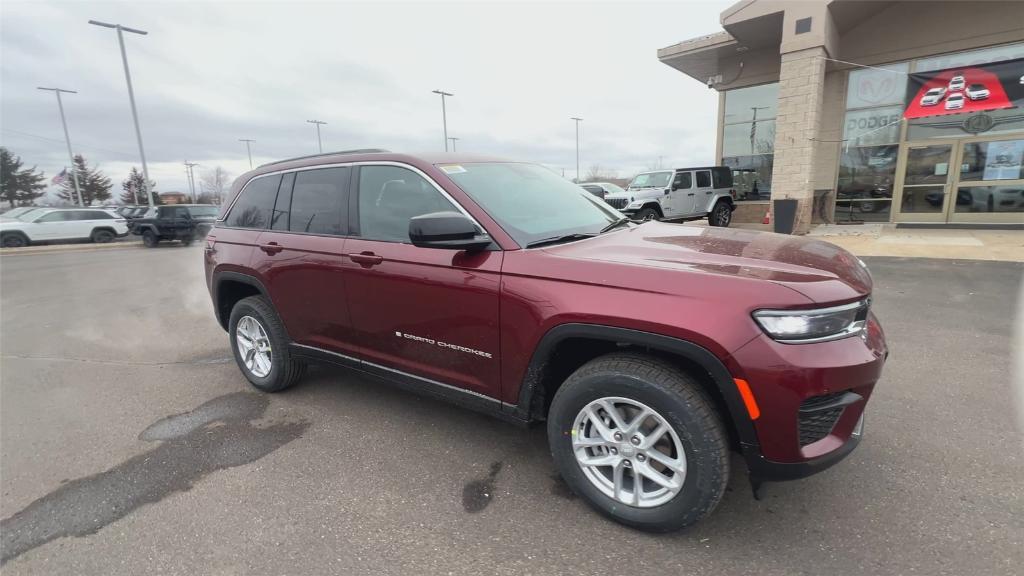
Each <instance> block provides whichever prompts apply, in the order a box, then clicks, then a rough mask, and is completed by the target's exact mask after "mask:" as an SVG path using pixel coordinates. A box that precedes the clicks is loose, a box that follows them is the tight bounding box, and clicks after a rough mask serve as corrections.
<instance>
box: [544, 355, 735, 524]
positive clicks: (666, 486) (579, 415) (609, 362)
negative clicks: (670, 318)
mask: <svg viewBox="0 0 1024 576" xmlns="http://www.w3.org/2000/svg"><path fill="white" fill-rule="evenodd" d="M548 442H549V443H550V446H551V453H552V455H553V457H554V459H555V463H556V465H557V466H558V468H559V470H560V472H561V474H562V477H563V478H564V479H565V481H566V483H567V484H568V485H569V487H570V488H572V490H573V491H574V492H575V493H576V494H578V495H580V496H581V497H582V498H583V499H584V500H586V501H587V502H588V503H589V504H590V505H591V506H593V507H594V508H595V509H597V510H598V511H599V512H601V513H602V514H604V515H605V516H608V517H610V518H612V519H613V520H615V521H617V522H621V523H623V524H626V525H628V526H632V527H634V528H638V529H641V530H647V531H652V532H668V531H671V530H677V529H680V528H683V527H686V526H690V525H692V524H694V523H696V522H697V521H699V520H700V519H702V518H704V517H705V516H707V515H708V514H710V513H711V511H712V510H714V508H715V506H716V505H717V504H718V502H719V500H720V499H721V498H722V494H723V493H724V491H725V487H726V484H727V483H728V479H729V449H728V442H727V435H726V431H725V428H724V426H723V424H722V421H721V419H720V418H719V417H718V415H717V413H716V411H715V408H714V404H713V403H712V401H711V400H710V398H709V397H708V395H707V393H706V392H705V391H704V390H703V388H702V387H701V385H700V383H699V382H698V381H697V380H695V379H694V378H693V377H691V376H690V375H689V374H688V373H686V372H684V371H682V370H680V369H679V368H677V367H675V366H673V365H672V364H670V363H668V362H665V361H662V360H660V359H657V358H652V357H647V356H643V355H639V354H632V353H615V354H609V355H607V356H602V357H599V358H597V359H595V360H592V361H590V362H588V363H587V364H585V365H583V366H582V367H581V368H579V369H578V370H577V371H576V372H575V373H573V374H572V376H570V377H569V378H568V379H567V380H566V381H565V383H564V384H563V385H562V386H561V387H560V388H559V389H558V392H557V393H556V394H555V397H554V399H553V400H552V403H551V409H550V411H549V413H548Z"/></svg>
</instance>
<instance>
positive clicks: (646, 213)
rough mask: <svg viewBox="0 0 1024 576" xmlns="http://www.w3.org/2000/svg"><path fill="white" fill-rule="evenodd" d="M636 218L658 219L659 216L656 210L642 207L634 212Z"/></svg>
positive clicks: (644, 219) (643, 219) (645, 219)
mask: <svg viewBox="0 0 1024 576" xmlns="http://www.w3.org/2000/svg"><path fill="white" fill-rule="evenodd" d="M636 219H637V220H640V221H641V222H643V221H647V220H660V219H661V217H660V216H658V211H657V210H655V209H654V208H644V209H643V210H641V211H639V212H637V213H636Z"/></svg>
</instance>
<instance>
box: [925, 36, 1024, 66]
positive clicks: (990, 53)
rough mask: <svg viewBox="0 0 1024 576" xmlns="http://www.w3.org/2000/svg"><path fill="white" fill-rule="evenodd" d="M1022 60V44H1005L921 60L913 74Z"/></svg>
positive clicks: (1023, 55)
mask: <svg viewBox="0 0 1024 576" xmlns="http://www.w3.org/2000/svg"><path fill="white" fill-rule="evenodd" d="M1017 58H1024V43H1022V44H1007V45H1005V46H994V47H992V48H982V49H981V50H971V51H969V52H959V53H956V54H943V55H941V56H934V57H932V58H922V59H920V60H918V61H916V62H915V63H914V71H915V72H930V71H932V70H945V69H947V68H958V67H967V66H977V65H979V64H991V63H992V62H1001V61H1003V60H1016V59H1017Z"/></svg>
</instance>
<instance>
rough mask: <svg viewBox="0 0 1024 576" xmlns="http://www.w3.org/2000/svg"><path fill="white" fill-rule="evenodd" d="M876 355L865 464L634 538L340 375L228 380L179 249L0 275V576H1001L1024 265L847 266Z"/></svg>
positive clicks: (510, 463)
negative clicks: (865, 276)
mask: <svg viewBox="0 0 1024 576" xmlns="http://www.w3.org/2000/svg"><path fill="white" fill-rule="evenodd" d="M866 260H867V261H868V264H869V266H870V267H871V270H872V272H873V273H874V275H875V279H876V294H875V307H876V311H877V313H878V314H879V316H880V317H881V319H882V321H883V324H884V326H885V329H886V332H887V334H888V337H889V340H890V344H891V348H892V357H891V359H890V362H889V365H888V366H887V367H886V373H885V376H884V379H883V381H882V382H881V384H880V386H879V388H878V389H877V390H876V393H875V395H874V396H873V398H872V402H871V404H870V405H869V408H868V414H867V422H866V435H865V440H864V442H863V443H862V445H861V446H860V447H859V448H858V449H857V450H856V451H855V452H854V453H853V454H852V455H851V456H850V457H849V458H848V459H847V460H846V461H844V462H843V463H841V464H840V465H838V466H837V467H835V468H833V469H831V470H829V471H826V472H825V473H822V474H820V475H818V476H815V477H813V478H809V479H806V480H802V481H797V482H790V483H780V484H771V485H768V486H767V487H766V489H765V497H764V499H763V500H761V501H755V500H753V499H752V498H751V495H750V489H749V485H748V483H747V479H746V474H745V472H744V471H743V469H742V461H741V460H739V459H734V460H733V473H732V479H731V481H730V486H729V489H728V492H727V493H726V496H725V498H724V500H723V502H722V504H721V505H720V506H719V508H718V510H717V511H716V512H715V513H714V514H713V515H712V516H711V517H710V518H708V519H707V520H706V521H704V522H703V523H701V524H699V525H697V526H695V527H693V528H692V529H690V530H688V531H685V532H679V533H674V534H668V535H661V536H652V535H648V534H643V533H639V532H636V531H633V530H630V529H627V528H624V527H621V526H618V525H616V524H613V523H610V522H608V521H606V520H604V519H603V518H601V517H599V516H598V515H597V514H595V513H593V512H591V511H590V510H589V509H588V508H587V506H586V505H585V504H584V503H583V502H582V501H581V500H579V499H577V498H575V497H574V496H573V494H572V493H571V492H570V491H569V490H568V489H567V487H566V486H565V484H564V483H563V482H562V481H561V480H560V479H559V477H558V475H557V474H556V473H555V470H554V466H553V465H552V463H551V461H550V456H549V455H548V452H547V443H546V441H545V437H544V430H543V427H537V428H533V429H527V430H524V429H520V428H516V427H514V426H512V425H509V424H506V423H503V422H500V421H497V420H494V419H491V418H488V417H486V416H482V415H478V414H475V413H473V412H468V411H465V410H463V409H459V408H457V407H454V406H450V405H447V404H444V403H441V402H438V401H435V400H431V399H424V398H420V397H417V396H414V395H410V394H408V393H405V392H401V391H398V390H395V389H392V388H389V387H387V386H384V385H382V384H380V383H378V382H375V381H371V380H368V379H365V378H363V377H359V376H353V375H352V374H350V373H346V372H344V371H340V370H335V369H327V368H319V369H314V370H312V371H311V372H310V373H309V375H308V376H307V377H306V378H305V380H304V381H303V382H302V383H301V384H300V385H299V386H298V387H296V388H294V389H292V390H290V391H288V392H286V393H283V394H277V395H263V394H259V393H256V392H254V391H252V390H251V389H250V388H249V387H248V385H247V383H246V381H245V379H244V378H243V377H242V376H241V374H239V373H238V370H237V368H236V367H235V366H234V364H233V362H232V361H231V359H230V351H229V350H228V348H227V337H226V335H225V334H224V332H223V331H222V330H220V328H219V326H217V324H216V322H215V321H214V320H213V315H212V310H211V308H210V304H209V301H208V297H207V295H206V293H205V287H204V286H203V284H202V271H201V250H199V249H198V248H197V247H192V248H179V247H173V246H168V247H166V248H161V249H159V250H145V249H141V248H136V247H126V248H123V249H109V250H102V251H78V252H66V253H62V252H59V251H57V252H52V253H46V254H34V255H13V256H7V255H5V256H2V257H0V343H2V350H0V561H2V562H3V572H4V574H143V573H146V574H197V573H203V574H205V573H216V574H337V573H341V574H577V573H578V574H592V573H602V574H619V573H639V572H643V573H647V574H827V573H837V574H840V573H841V574H908V573H925V574H965V573H973V574H986V575H989V574H1014V573H1017V572H1019V568H1020V566H1021V565H1022V563H1024V487H1022V486H1024V483H1022V482H1021V478H1024V458H1022V450H1021V449H1022V442H1021V436H1020V431H1019V428H1018V427H1016V423H1015V418H1016V415H1015V413H1014V405H1013V402H1012V401H1011V400H1012V397H1013V396H1012V391H1011V390H1010V388H1009V378H1008V377H1007V375H1008V373H1009V360H1008V356H1009V353H1010V350H1011V346H1012V344H1011V340H1010V338H1011V322H1012V318H1013V315H1014V311H1015V307H1016V306H1017V304H1016V302H1017V290H1019V288H1020V283H1021V276H1022V274H1024V266H1021V265H1020V264H1013V263H998V262H968V261H949V260H926V259H897V258H873V259H872V258H867V259H866Z"/></svg>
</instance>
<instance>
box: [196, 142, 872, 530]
mask: <svg viewBox="0 0 1024 576" xmlns="http://www.w3.org/2000/svg"><path fill="white" fill-rule="evenodd" d="M232 198H233V200H232V201H231V202H230V203H229V204H228V205H227V206H226V208H225V209H224V210H223V212H222V214H221V215H220V216H219V219H218V221H217V223H216V225H215V227H214V228H213V230H212V232H211V233H210V235H209V236H208V237H207V239H206V250H205V264H206V277H207V280H208V285H209V289H210V293H211V296H212V298H213V302H214V306H215V310H216V315H217V319H218V320H219V322H220V324H221V326H222V327H223V328H224V329H225V330H226V331H227V332H228V335H229V337H230V341H231V347H232V350H233V352H234V356H235V359H236V360H237V362H238V365H239V368H240V369H241V371H242V373H243V374H244V375H245V377H246V378H247V379H248V380H249V382H250V383H251V384H252V385H253V386H255V387H256V388H258V389H259V390H263V391H266V392H276V391H279V390H283V389H285V388H287V387H289V386H291V385H293V384H294V383H295V382H296V381H297V380H298V379H299V378H300V377H301V376H302V373H303V369H304V367H305V366H306V365H307V363H310V362H330V363H334V364H338V365H341V366H345V367H349V368H352V369H355V370H358V371H361V372H363V373H366V374H369V375H372V376H374V377H378V378H380V379H383V380H387V381H390V382H392V383H395V384H397V385H399V386H402V387H405V388H408V389H410V390H413V391H416V392H419V393H423V394H431V395H435V396H438V397H443V398H446V399H450V400H452V401H455V402H458V403H461V404H463V405H465V406H468V407H472V408H475V409H479V410H483V411H486V412H490V413H492V414H495V415H498V416H500V417H503V418H505V419H508V420H512V421H515V422H520V423H529V422H537V421H546V422H547V433H548V439H549V443H550V447H551V453H552V455H553V457H554V460H555V462H556V464H557V466H558V467H559V469H560V471H561V474H562V476H563V477H564V479H565V481H566V482H567V483H568V485H569V486H570V487H571V488H572V489H573V490H574V491H575V492H576V493H577V494H579V495H580V496H581V497H582V498H584V499H585V500H586V501H587V502H588V503H589V504H591V505H592V506H593V507H594V508H596V509H597V510H598V511H600V512H601V513H603V514H605V515H607V516H609V517H611V518H613V519H615V520H617V521H619V522H622V523H624V524H627V525H630V526H634V527H637V528H641V529H645V530H652V531H666V530H673V529H677V528H681V527H684V526H687V525H690V524H693V523H694V522H696V521H698V520H700V519H701V518H702V517H704V516H706V515H707V514H709V513H710V512H711V511H712V510H713V509H714V508H715V506H716V505H717V504H718V502H719V500H720V499H721V498H722V494H723V492H724V490H725V487H726V484H727V482H728V479H729V473H730V469H729V452H730V450H735V451H739V452H740V453H742V455H743V456H744V457H745V460H746V464H747V467H748V469H749V472H750V478H751V479H752V481H753V482H754V483H755V486H756V485H757V484H758V483H760V482H761V481H763V480H776V479H791V478H799V477H802V476H806V475H808V474H811V473H814V472H817V471H819V470H822V469H824V468H826V467H828V466H831V465H832V464H835V463H836V462H838V461H839V460H841V459H842V458H843V457H844V456H846V455H847V454H849V453H850V451H851V450H852V449H853V448H854V447H855V446H856V445H857V443H858V442H859V440H860V437H861V431H862V422H863V412H864V406H865V404H866V403H867V401H868V398H869V397H870V395H871V391H872V388H873V387H874V385H875V382H876V381H877V380H878V378H879V376H880V374H881V370H882V365H883V363H884V361H885V357H886V354H887V352H886V346H885V341H884V337H883V334H882V329H881V327H880V326H879V324H878V321H877V320H876V319H875V317H874V315H873V314H872V311H871V276H870V275H869V273H868V270H867V269H866V268H865V266H864V265H863V264H862V263H861V262H860V261H859V260H858V259H857V258H856V257H854V256H852V255H850V254H849V253H847V252H846V251H844V250H842V249H841V248H838V247H836V246H834V245H832V244H828V243H825V242H821V241H816V240H808V239H800V238H793V237H789V236H782V235H776V234H770V233H760V232H751V231H747V230H729V229H721V228H701V227H688V226H678V225H671V224H665V223H661V222H643V223H638V222H633V221H630V220H629V219H627V218H624V217H623V216H622V214H621V213H619V212H617V211H615V210H614V209H612V208H610V207H609V206H608V205H606V204H605V203H604V202H602V201H601V200H600V199H598V198H595V197H594V196H592V195H591V194H589V193H588V192H586V191H584V190H582V189H581V188H579V187H578V186H576V185H575V184H572V183H571V182H568V181H566V180H564V179H563V178H560V177H559V176H558V175H556V174H555V173H553V172H552V171H550V170H548V169H547V168H544V167H541V166H538V165H534V164H527V163H520V162H510V161H505V160H500V159H495V158H484V157H476V156H466V155H454V154H452V155H443V156H441V155H438V156H411V155H405V154H392V153H387V152H384V151H365V150H364V151H355V152H351V153H335V154H327V155H319V156H315V157H307V158H299V159H295V160H289V161H284V162H278V163H274V164H269V165H265V166H262V167H260V168H258V169H256V170H253V171H251V172H249V173H247V174H244V175H243V176H241V177H240V178H239V179H238V180H237V181H236V182H235V184H234V187H233V194H232ZM396 441H399V439H397V438H396ZM836 481H837V482H842V479H841V478H837V479H836ZM849 488H850V489H853V487H852V486H851V487H849ZM755 494H756V488H755Z"/></svg>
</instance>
